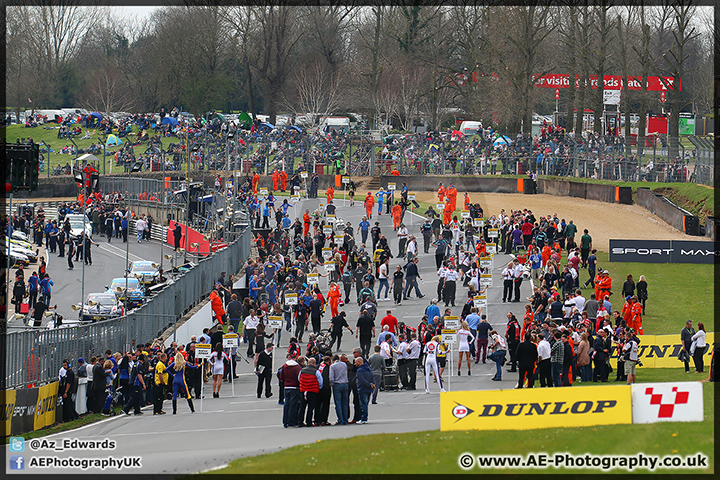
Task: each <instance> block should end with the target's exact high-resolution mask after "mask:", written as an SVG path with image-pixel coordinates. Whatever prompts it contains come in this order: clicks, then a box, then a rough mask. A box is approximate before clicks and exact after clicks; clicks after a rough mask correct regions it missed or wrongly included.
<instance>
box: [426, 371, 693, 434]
mask: <svg viewBox="0 0 720 480" xmlns="http://www.w3.org/2000/svg"><path fill="white" fill-rule="evenodd" d="M704 412H705V411H704V403H703V387H702V384H701V383H700V382H673V383H636V384H633V385H611V386H598V387H570V388H542V389H541V388H533V389H529V388H523V389H519V390H515V389H512V390H480V391H470V392H444V393H441V394H440V429H441V430H442V431H449V430H528V429H538V428H554V427H557V426H559V425H569V424H572V425H582V426H592V425H619V424H630V423H656V422H701V421H703V420H704Z"/></svg>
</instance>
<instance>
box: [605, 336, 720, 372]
mask: <svg viewBox="0 0 720 480" xmlns="http://www.w3.org/2000/svg"><path fill="white" fill-rule="evenodd" d="M638 338H639V339H640V345H638V358H639V359H640V361H641V362H642V364H643V366H642V367H640V366H639V365H638V367H637V368H681V367H684V366H685V364H684V363H683V362H681V361H680V360H678V354H679V353H680V351H681V350H682V343H681V342H680V332H678V334H677V335H640V336H638ZM714 343H715V332H708V334H707V344H708V345H709V346H710V347H709V348H708V349H707V353H706V354H705V356H704V357H703V360H704V361H705V365H710V360H711V358H712V350H713V344H714ZM616 347H617V346H616V345H614V346H613V349H615V348H616ZM615 357H616V355H615V351H613V360H612V362H613V365H614V364H615ZM690 365H694V363H693V361H692V360H690Z"/></svg>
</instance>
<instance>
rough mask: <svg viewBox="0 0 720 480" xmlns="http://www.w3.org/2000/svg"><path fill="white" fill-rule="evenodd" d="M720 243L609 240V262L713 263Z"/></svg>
mask: <svg viewBox="0 0 720 480" xmlns="http://www.w3.org/2000/svg"><path fill="white" fill-rule="evenodd" d="M717 257H720V243H718V242H706V241H702V240H625V239H616V238H611V239H610V256H609V261H611V262H639V263H715V259H716V258H717Z"/></svg>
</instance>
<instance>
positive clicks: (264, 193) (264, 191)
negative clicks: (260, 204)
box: [260, 188, 268, 195]
mask: <svg viewBox="0 0 720 480" xmlns="http://www.w3.org/2000/svg"><path fill="white" fill-rule="evenodd" d="M267 194H268V191H267V188H261V189H260V195H267Z"/></svg>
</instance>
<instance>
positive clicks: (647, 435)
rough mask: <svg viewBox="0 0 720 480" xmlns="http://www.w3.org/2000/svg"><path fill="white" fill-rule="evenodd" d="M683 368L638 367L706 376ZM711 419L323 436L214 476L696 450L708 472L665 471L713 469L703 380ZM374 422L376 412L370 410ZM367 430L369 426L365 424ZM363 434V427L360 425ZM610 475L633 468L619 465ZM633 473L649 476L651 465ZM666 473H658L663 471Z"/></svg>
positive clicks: (414, 468)
mask: <svg viewBox="0 0 720 480" xmlns="http://www.w3.org/2000/svg"><path fill="white" fill-rule="evenodd" d="M689 377H693V376H691V375H684V374H683V373H682V371H678V370H676V369H652V370H642V371H641V372H638V379H639V381H641V382H666V381H687V380H699V379H697V378H689ZM703 393H704V404H705V421H704V422H701V423H697V422H696V423H655V424H647V425H608V426H596V427H582V426H579V425H567V426H558V428H546V429H538V430H525V431H523V432H518V431H515V430H501V431H493V432H484V431H465V432H438V431H424V432H415V433H405V434H393V433H389V434H375V435H362V436H358V437H353V438H346V439H332V440H322V441H318V442H317V443H312V444H307V445H298V446H295V447H292V448H288V449H285V450H281V451H279V452H276V453H270V454H265V455H259V456H254V457H247V458H241V459H238V460H235V461H233V462H232V463H231V464H230V465H229V466H228V467H226V468H224V469H221V470H217V471H214V472H212V473H221V474H227V473H232V474H239V473H243V474H255V473H257V474H259V473H263V474H270V473H280V474H283V473H292V474H314V473H319V472H322V473H326V474H328V473H329V474H343V473H349V472H352V473H353V474H355V475H357V474H379V473H382V474H387V473H403V474H413V473H422V474H429V473H438V474H448V473H465V471H464V470H462V469H461V468H460V466H459V465H458V457H459V456H460V455H461V454H462V453H464V452H469V453H472V454H475V455H478V454H482V455H488V456H489V455H521V456H525V455H527V454H528V453H531V452H534V453H539V452H546V453H548V454H550V455H554V454H560V453H565V452H567V453H570V454H574V455H584V454H587V453H591V454H593V455H633V454H638V453H643V454H645V455H658V456H664V455H682V456H685V455H688V456H689V455H694V454H696V453H698V452H700V453H703V454H704V455H706V456H707V457H708V463H709V465H708V468H706V469H699V470H698V469H678V470H662V471H661V472H662V473H674V474H678V473H713V472H714V470H715V457H714V445H715V439H714V420H715V412H714V400H715V391H714V385H713V384H711V383H705V384H703ZM370 421H371V422H372V409H371V410H370ZM360 428H362V427H360ZM360 431H362V430H360ZM558 471H559V472H562V473H603V472H602V471H601V470H600V469H598V470H587V469H577V468H576V469H573V468H562V469H557V470H556V469H553V468H548V469H529V468H512V467H502V468H495V469H486V470H480V469H472V470H470V473H500V472H502V473H535V474H537V473H545V474H548V473H550V474H552V473H555V472H558ZM608 473H622V474H625V473H628V472H627V471H625V470H612V471H611V472H608ZM633 473H649V472H648V470H646V469H637V470H633ZM656 473H658V472H656Z"/></svg>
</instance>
